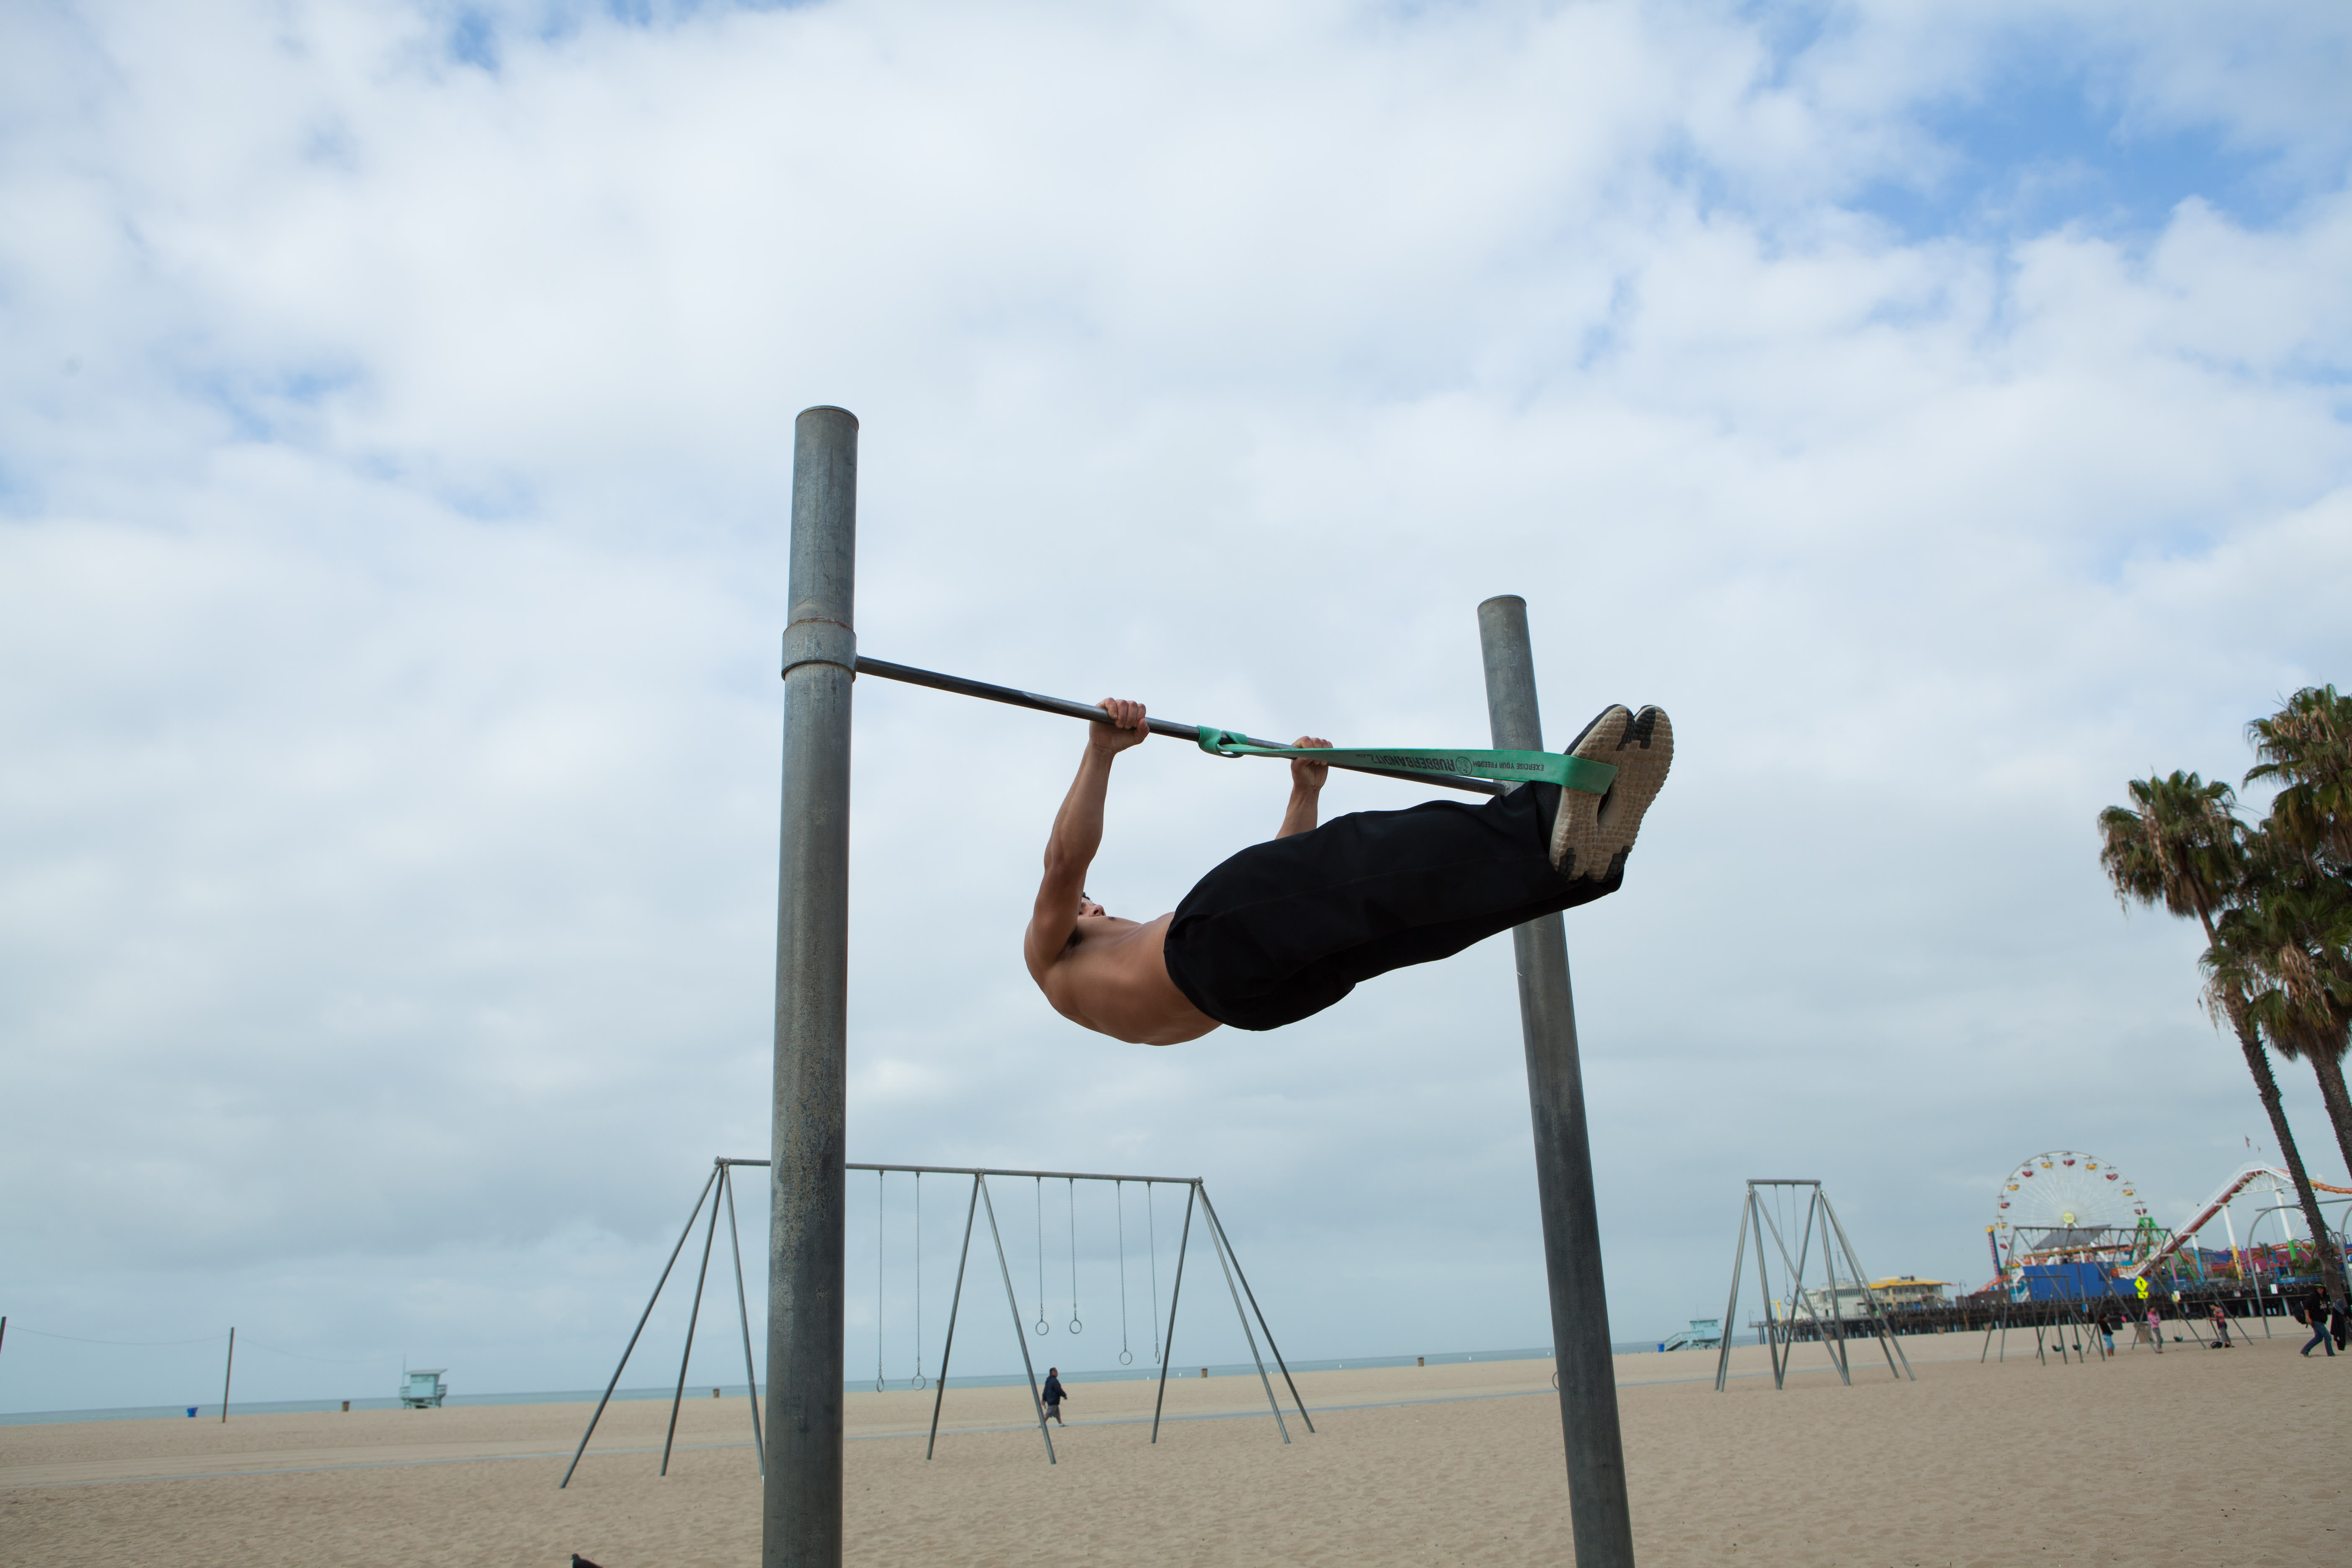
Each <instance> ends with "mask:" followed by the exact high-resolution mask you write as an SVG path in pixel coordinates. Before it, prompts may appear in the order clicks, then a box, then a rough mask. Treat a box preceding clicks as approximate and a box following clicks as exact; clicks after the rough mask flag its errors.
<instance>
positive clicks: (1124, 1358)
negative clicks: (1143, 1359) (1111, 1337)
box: [1118, 1351, 1135, 1366]
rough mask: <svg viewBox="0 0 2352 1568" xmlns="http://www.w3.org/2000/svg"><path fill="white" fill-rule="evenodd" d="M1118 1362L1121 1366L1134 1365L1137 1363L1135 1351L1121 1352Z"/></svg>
mask: <svg viewBox="0 0 2352 1568" xmlns="http://www.w3.org/2000/svg"><path fill="white" fill-rule="evenodd" d="M1118 1364H1119V1365H1121V1366H1133V1365H1134V1364H1135V1352H1133V1351H1121V1352H1118Z"/></svg>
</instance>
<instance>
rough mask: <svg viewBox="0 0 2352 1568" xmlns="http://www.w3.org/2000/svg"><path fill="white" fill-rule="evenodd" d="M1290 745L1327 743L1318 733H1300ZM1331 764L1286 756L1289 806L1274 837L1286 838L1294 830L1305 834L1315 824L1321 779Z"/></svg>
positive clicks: (1326, 775) (1321, 786) (1320, 793)
mask: <svg viewBox="0 0 2352 1568" xmlns="http://www.w3.org/2000/svg"><path fill="white" fill-rule="evenodd" d="M1290 743H1291V744H1292V745H1294V746H1324V747H1328V746H1329V745H1330V744H1331V742H1328V741H1327V740H1325V739H1324V738H1323V737H1322V736H1320V735H1301V736H1299V737H1298V739H1297V740H1296V741H1293V742H1290ZM1330 773H1331V764H1330V763H1310V762H1308V761H1307V759H1306V758H1305V757H1293V758H1291V759H1290V805H1288V806H1287V807H1286V808H1285V809H1284V811H1283V814H1282V830H1281V831H1280V832H1279V833H1276V835H1275V837H1276V838H1287V837H1290V836H1291V835H1292V834H1294V833H1306V832H1308V831H1310V830H1312V829H1313V827H1314V826H1315V817H1316V813H1317V812H1318V809H1319V808H1320V804H1321V797H1322V795H1323V781H1324V780H1325V779H1326V778H1328V776H1330Z"/></svg>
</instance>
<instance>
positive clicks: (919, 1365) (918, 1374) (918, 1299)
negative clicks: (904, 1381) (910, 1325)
mask: <svg viewBox="0 0 2352 1568" xmlns="http://www.w3.org/2000/svg"><path fill="white" fill-rule="evenodd" d="M915 1386H916V1387H917V1388H920V1387H922V1386H923V1173H922V1172H920V1171H918V1172H916V1173H915Z"/></svg>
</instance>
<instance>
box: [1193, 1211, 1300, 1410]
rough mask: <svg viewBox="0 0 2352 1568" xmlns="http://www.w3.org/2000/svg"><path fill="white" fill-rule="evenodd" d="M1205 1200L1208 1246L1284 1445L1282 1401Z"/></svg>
mask: <svg viewBox="0 0 2352 1568" xmlns="http://www.w3.org/2000/svg"><path fill="white" fill-rule="evenodd" d="M1207 1202H1208V1194H1205V1193H1203V1194H1202V1217H1204V1218H1205V1219H1207V1220H1208V1222H1209V1223H1208V1225H1207V1226H1206V1227H1205V1228H1206V1229H1207V1231H1208V1233H1209V1245H1210V1246H1211V1247H1213V1248H1214V1249H1215V1251H1216V1254H1217V1267H1218V1268H1221V1269H1223V1270H1224V1275H1225V1289H1228V1290H1230V1291H1232V1292H1233V1297H1234V1317H1236V1318H1239V1319H1240V1320H1241V1321H1242V1338H1243V1340H1244V1341H1245V1342H1247V1343H1248V1345H1249V1353H1250V1361H1251V1362H1252V1363H1254V1364H1255V1366H1256V1367H1257V1380H1258V1382H1259V1383H1260V1384H1263V1385H1264V1386H1265V1403H1266V1408H1268V1409H1269V1410H1272V1411H1273V1412H1274V1427H1275V1430H1276V1431H1277V1432H1279V1433H1281V1434H1282V1440H1283V1442H1284V1443H1286V1444H1287V1443H1288V1442H1289V1441H1290V1427H1289V1425H1288V1424H1287V1423H1286V1422H1285V1421H1284V1420H1283V1418H1282V1402H1281V1401H1280V1400H1278V1399H1276V1398H1275V1396H1274V1380H1273V1379H1272V1378H1269V1377H1268V1376H1266V1375H1265V1358H1263V1357H1262V1356H1260V1355H1259V1354H1258V1353H1257V1336H1256V1335H1255V1334H1254V1333H1252V1332H1250V1321H1249V1310H1248V1309H1247V1308H1245V1307H1244V1306H1243V1305H1242V1293H1241V1288H1240V1287H1239V1286H1237V1285H1235V1284H1234V1270H1233V1265H1232V1260H1231V1259H1229V1258H1227V1257H1226V1256H1225V1238H1224V1229H1225V1227H1224V1226H1221V1225H1219V1224H1218V1223H1217V1215H1216V1211H1215V1210H1214V1209H1211V1208H1208V1207H1207V1206H1206V1205H1207Z"/></svg>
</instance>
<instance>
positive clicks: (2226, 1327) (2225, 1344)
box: [2206, 1301, 2230, 1351]
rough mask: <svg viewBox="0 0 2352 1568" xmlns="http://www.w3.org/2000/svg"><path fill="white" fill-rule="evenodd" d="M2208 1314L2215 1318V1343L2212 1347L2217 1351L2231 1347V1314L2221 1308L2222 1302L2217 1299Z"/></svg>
mask: <svg viewBox="0 0 2352 1568" xmlns="http://www.w3.org/2000/svg"><path fill="white" fill-rule="evenodd" d="M2206 1315H2207V1316H2209V1317H2210V1318H2211V1319H2212V1320H2213V1343H2212V1345H2211V1346H2210V1348H2211V1349H2213V1350H2217V1351H2225V1350H2228V1349H2229V1348H2230V1314H2229V1313H2227V1312H2225V1311H2223V1310H2221V1302H2219V1301H2216V1302H2214V1303H2213V1305H2212V1309H2211V1310H2210V1311H2209V1312H2208V1313H2207V1314H2206Z"/></svg>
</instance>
